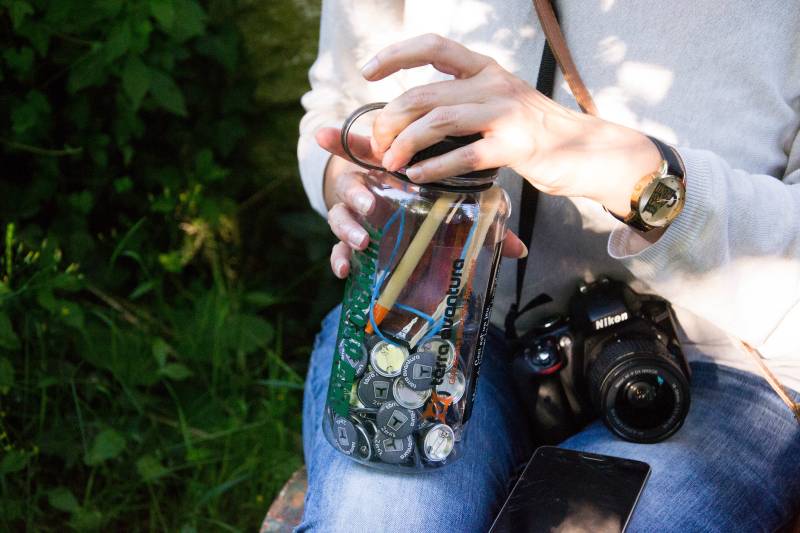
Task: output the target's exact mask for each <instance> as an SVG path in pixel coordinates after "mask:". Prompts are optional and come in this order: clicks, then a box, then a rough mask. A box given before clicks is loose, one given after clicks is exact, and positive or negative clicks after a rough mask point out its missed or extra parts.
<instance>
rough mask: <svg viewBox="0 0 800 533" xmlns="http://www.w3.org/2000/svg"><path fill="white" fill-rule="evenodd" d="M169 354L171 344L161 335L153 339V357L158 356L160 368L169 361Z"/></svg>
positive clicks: (157, 360)
mask: <svg viewBox="0 0 800 533" xmlns="http://www.w3.org/2000/svg"><path fill="white" fill-rule="evenodd" d="M167 355H169V344H167V343H166V342H165V341H164V339H162V338H161V337H156V339H155V340H154V341H153V357H155V358H156V362H157V363H158V366H159V368H161V367H163V366H164V365H165V364H166V363H167Z"/></svg>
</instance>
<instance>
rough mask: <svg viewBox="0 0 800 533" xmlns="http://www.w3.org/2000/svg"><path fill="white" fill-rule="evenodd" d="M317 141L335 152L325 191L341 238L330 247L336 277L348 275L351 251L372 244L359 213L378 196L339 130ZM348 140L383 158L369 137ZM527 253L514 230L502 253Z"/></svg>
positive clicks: (359, 153) (364, 155) (375, 160)
mask: <svg viewBox="0 0 800 533" xmlns="http://www.w3.org/2000/svg"><path fill="white" fill-rule="evenodd" d="M316 139H317V142H318V143H319V145H320V146H322V147H323V148H325V149H326V150H328V151H329V152H331V153H332V154H333V157H331V159H330V162H329V163H328V166H327V168H326V169H325V181H324V186H323V190H324V195H325V203H326V205H327V206H328V207H329V210H328V224H329V225H330V227H331V231H333V234H334V235H336V237H337V238H339V239H340V241H339V242H338V243H336V245H334V247H333V250H332V251H331V270H332V271H333V273H334V274H335V275H336V277H338V278H340V279H343V278H346V277H347V275H348V273H349V272H350V254H352V253H353V250H363V249H364V248H366V247H367V244H369V236H368V235H367V232H366V231H365V230H364V228H362V227H361V224H359V223H358V221H357V218H356V217H357V214H360V215H364V216H365V215H369V214H370V213H372V211H373V209H375V198H374V197H373V195H372V193H371V192H370V190H369V189H368V188H367V187H366V185H365V182H364V169H363V168H361V167H359V166H358V165H356V164H354V163H351V162H350V161H349V160H347V159H346V158H347V155H346V154H345V152H344V149H343V148H342V144H341V139H340V131H339V130H338V129H336V128H322V129H320V130H319V131H318V132H317V135H316ZM348 144H349V145H350V149H351V150H352V151H353V153H354V154H355V156H356V157H358V158H359V159H361V160H363V161H366V162H368V163H372V164H375V165H379V164H380V158H379V157H377V156H376V154H375V153H374V152H373V151H372V148H371V145H370V139H368V138H367V137H363V136H361V135H356V134H353V133H351V134H350V135H349V137H348ZM527 253H528V250H527V248H526V247H525V245H524V244H522V241H520V240H519V238H518V237H517V236H516V235H514V234H513V233H511V232H508V233H507V234H506V238H505V240H504V241H503V255H505V256H507V257H522V256H524V255H525V254H527Z"/></svg>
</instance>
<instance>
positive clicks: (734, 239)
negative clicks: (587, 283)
mask: <svg viewBox="0 0 800 533" xmlns="http://www.w3.org/2000/svg"><path fill="white" fill-rule="evenodd" d="M678 152H679V153H680V155H681V157H682V158H683V161H684V163H685V166H686V187H687V190H686V203H685V205H684V208H683V211H682V212H681V214H680V215H679V216H678V217H677V218H676V219H675V220H674V221H673V223H672V224H671V225H670V227H669V228H668V229H667V230H666V231H665V232H664V234H663V235H662V236H661V238H660V239H659V240H658V241H656V242H655V243H654V244H652V245H647V246H642V245H641V244H640V243H641V238H640V237H638V236H636V234H635V233H634V232H633V231H632V230H631V229H630V228H628V227H627V226H624V225H620V226H618V227H617V228H615V229H614V231H612V233H611V236H610V238H609V242H608V252H609V254H610V255H611V256H612V257H615V258H617V259H619V260H620V261H622V263H623V264H624V265H625V266H626V267H627V268H628V269H629V270H630V271H631V272H632V273H633V274H634V275H635V276H636V277H637V278H639V279H641V280H642V281H645V282H646V283H648V284H649V285H650V287H651V288H653V289H654V290H655V291H656V292H658V293H659V294H661V295H662V296H664V297H665V298H667V299H668V300H670V301H672V302H673V303H674V304H676V305H680V306H681V307H684V308H686V309H688V310H689V311H692V312H693V313H695V314H696V315H698V316H700V317H703V318H705V319H707V320H709V321H710V322H712V323H714V324H715V325H717V326H718V327H721V328H722V329H723V330H725V331H727V332H728V333H729V334H731V335H733V336H735V337H738V338H740V339H742V340H744V341H746V342H748V343H749V344H751V345H752V346H755V347H758V348H759V350H760V351H761V353H762V354H763V355H764V356H765V357H770V358H783V357H789V358H796V357H800V353H799V352H800V350H799V349H798V347H797V346H798V342H797V339H798V336H797V332H798V331H800V136H798V138H797V139H795V142H794V145H793V147H792V150H791V151H790V152H789V153H790V157H789V163H788V166H787V172H786V174H785V175H784V176H783V179H776V177H773V176H767V175H762V174H751V173H748V172H746V171H744V170H739V169H734V168H731V166H730V165H729V164H728V163H726V161H725V160H724V159H723V158H721V157H720V156H718V155H716V154H714V153H711V152H708V151H704V150H696V149H689V148H680V147H679V148H678Z"/></svg>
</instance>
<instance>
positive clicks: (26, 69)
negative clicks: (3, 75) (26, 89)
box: [3, 46, 33, 78]
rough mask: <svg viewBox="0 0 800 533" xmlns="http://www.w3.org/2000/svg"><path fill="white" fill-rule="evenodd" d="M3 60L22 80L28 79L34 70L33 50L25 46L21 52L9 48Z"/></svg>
mask: <svg viewBox="0 0 800 533" xmlns="http://www.w3.org/2000/svg"><path fill="white" fill-rule="evenodd" d="M3 59H5V60H6V64H7V65H8V66H9V68H10V69H11V70H13V71H14V72H15V73H16V74H17V76H19V77H20V78H27V77H28V74H29V73H30V72H31V69H32V68H33V49H31V48H29V47H27V46H23V47H22V48H20V49H19V50H17V49H16V48H9V49H7V50H6V51H5V52H3Z"/></svg>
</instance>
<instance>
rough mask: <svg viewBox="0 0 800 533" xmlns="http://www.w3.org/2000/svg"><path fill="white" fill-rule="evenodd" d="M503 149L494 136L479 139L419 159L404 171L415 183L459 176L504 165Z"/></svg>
mask: <svg viewBox="0 0 800 533" xmlns="http://www.w3.org/2000/svg"><path fill="white" fill-rule="evenodd" d="M506 159H507V158H506V157H505V150H504V147H503V145H502V143H501V142H500V141H499V140H497V139H494V138H487V139H481V140H480V141H476V142H474V143H471V144H468V145H467V146H464V147H463V148H458V149H456V150H453V151H452V152H448V153H446V154H443V155H440V156H438V157H432V158H431V159H426V160H425V161H421V162H419V163H417V164H416V165H414V166H412V167H408V168H407V169H406V171H405V173H406V176H408V177H409V178H410V179H411V180H412V181H414V182H415V183H428V182H431V181H436V180H440V179H443V178H449V177H452V176H459V175H463V174H467V173H469V172H472V171H473V170H484V169H487V168H494V167H501V166H504V165H505V160H506Z"/></svg>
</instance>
